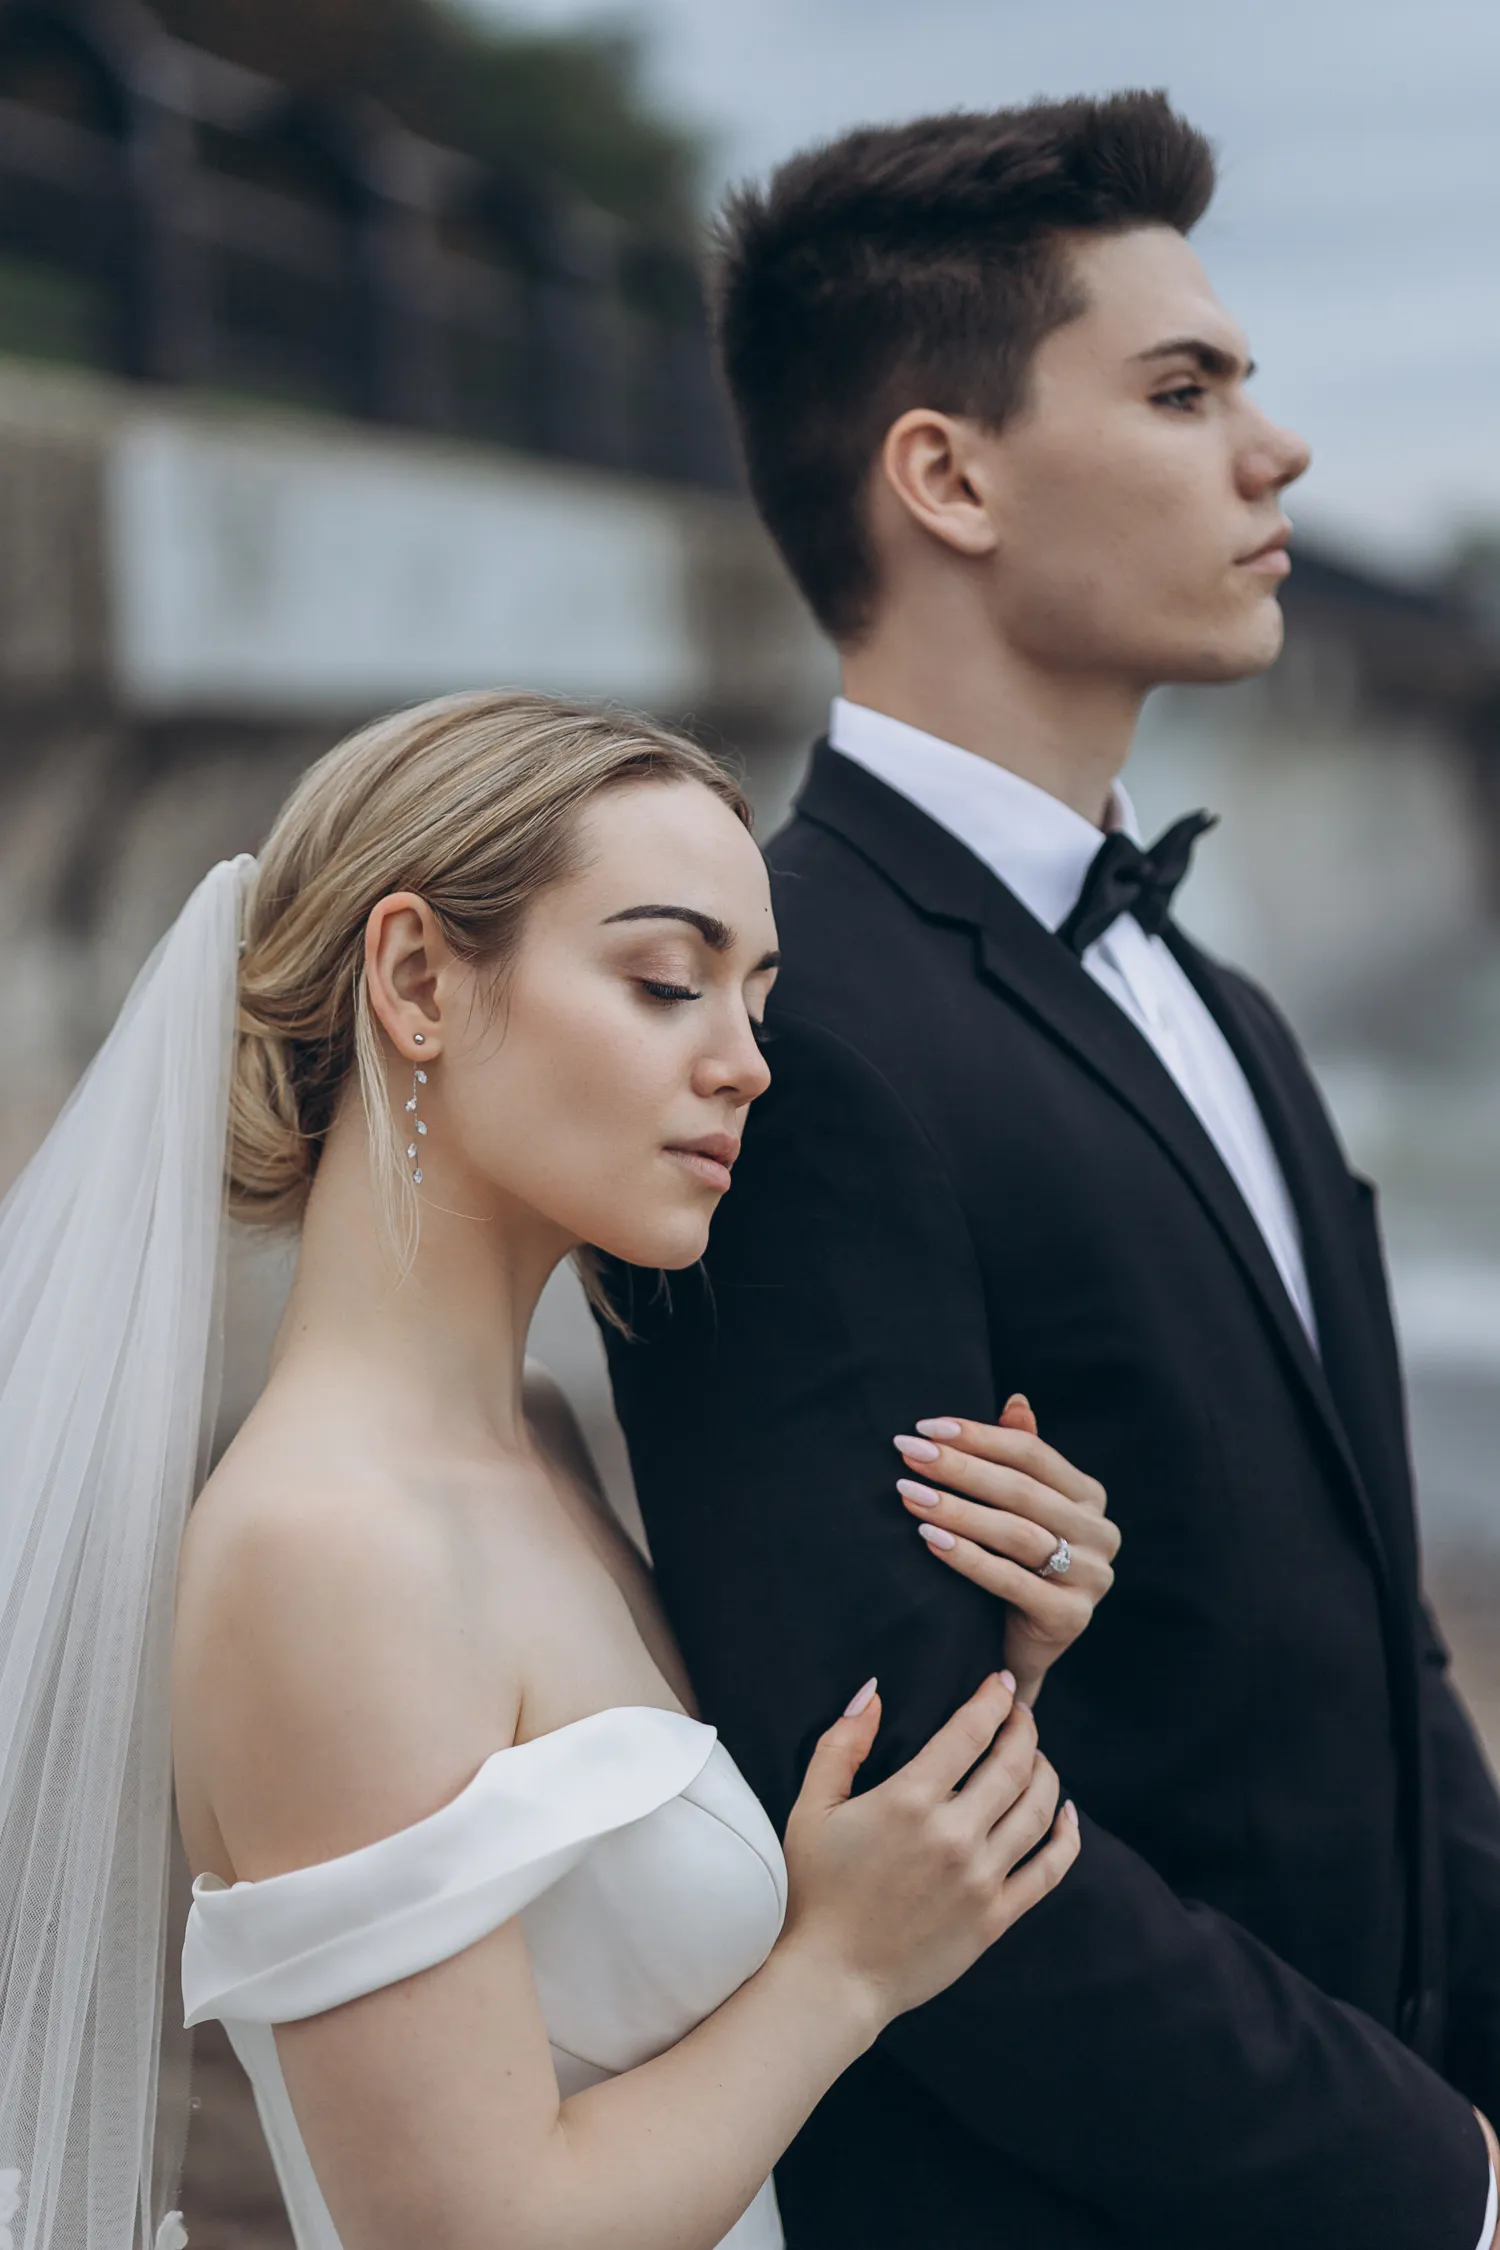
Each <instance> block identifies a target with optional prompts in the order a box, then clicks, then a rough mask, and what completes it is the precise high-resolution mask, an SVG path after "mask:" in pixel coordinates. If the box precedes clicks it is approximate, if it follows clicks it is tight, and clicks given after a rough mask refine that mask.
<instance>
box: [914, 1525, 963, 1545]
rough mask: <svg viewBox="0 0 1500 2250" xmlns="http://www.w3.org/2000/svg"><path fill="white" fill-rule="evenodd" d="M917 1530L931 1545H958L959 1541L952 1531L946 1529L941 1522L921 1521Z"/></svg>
mask: <svg viewBox="0 0 1500 2250" xmlns="http://www.w3.org/2000/svg"><path fill="white" fill-rule="evenodd" d="M917 1532H918V1534H919V1536H920V1537H921V1538H923V1539H925V1540H926V1542H927V1544H928V1546H929V1547H943V1548H948V1547H956V1546H957V1545H958V1541H957V1540H956V1539H955V1538H954V1536H953V1534H952V1532H951V1531H944V1529H943V1527H942V1525H941V1524H940V1523H919V1524H918V1525H917Z"/></svg>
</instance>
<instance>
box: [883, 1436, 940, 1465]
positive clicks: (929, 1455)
mask: <svg viewBox="0 0 1500 2250" xmlns="http://www.w3.org/2000/svg"><path fill="white" fill-rule="evenodd" d="M891 1443H892V1445H893V1446H894V1447H895V1448H896V1451H897V1452H898V1453H904V1454H905V1455H906V1457H907V1459H908V1461H935V1460H936V1459H937V1457H938V1449H937V1447H936V1446H935V1445H929V1444H928V1442H927V1440H926V1438H924V1437H898V1438H892V1439H891Z"/></svg>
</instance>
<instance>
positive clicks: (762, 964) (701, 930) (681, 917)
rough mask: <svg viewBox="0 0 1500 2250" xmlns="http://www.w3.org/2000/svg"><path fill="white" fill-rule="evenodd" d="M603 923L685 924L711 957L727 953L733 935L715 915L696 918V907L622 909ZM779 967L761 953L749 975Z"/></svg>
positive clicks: (772, 954)
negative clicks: (711, 952) (707, 949)
mask: <svg viewBox="0 0 1500 2250" xmlns="http://www.w3.org/2000/svg"><path fill="white" fill-rule="evenodd" d="M604 920H605V924H606V925H608V924H609V923H611V922H686V923H687V925H688V927H689V929H693V930H696V931H697V932H698V935H699V936H700V937H701V938H702V940H703V942H704V944H705V945H707V946H709V947H710V948H711V949H712V950H713V951H714V952H715V953H728V952H729V951H730V949H731V948H732V946H733V945H734V942H735V937H734V932H733V930H732V929H731V928H730V927H729V924H728V923H727V922H721V921H720V920H719V917H718V915H717V914H700V913H699V911H698V909H697V907H696V906H626V907H622V908H621V910H620V912H619V913H618V914H606V915H605V917H604ZM780 966H781V955H780V954H779V953H777V952H774V951H773V952H770V953H763V954H762V955H761V957H760V959H759V960H758V961H757V962H756V964H755V968H754V970H753V972H752V973H753V974H754V975H755V976H760V975H761V974H762V972H763V971H764V970H767V969H779V968H780Z"/></svg>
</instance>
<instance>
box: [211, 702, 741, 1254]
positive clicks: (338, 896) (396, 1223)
mask: <svg viewBox="0 0 1500 2250" xmlns="http://www.w3.org/2000/svg"><path fill="white" fill-rule="evenodd" d="M633 781H661V782H672V781H696V782H700V783H701V784H702V785H703V787H704V788H706V789H710V790H712V792H713V793H714V795H715V796H717V797H718V798H720V799H721V800H722V802H723V803H724V804H726V805H728V806H729V807H730V808H731V810H732V811H733V812H735V813H736V814H737V815H738V817H739V818H740V819H741V820H743V821H744V822H745V824H746V826H747V827H748V826H749V823H750V813H749V808H748V806H747V804H746V801H745V798H744V794H743V792H742V791H741V790H740V789H739V788H738V787H737V786H736V784H735V782H734V781H733V780H732V779H731V777H730V776H729V775H728V774H727V773H726V772H725V771H724V769H723V768H722V767H721V766H719V765H718V764H717V763H716V762H715V761H714V759H713V758H711V757H710V756H709V754H708V752H707V751H705V750H703V749H701V748H700V747H699V746H698V744H696V743H695V742H692V741H690V740H688V738H687V737H686V736H684V735H680V734H675V733H673V732H672V731H671V730H670V729H669V728H666V727H661V726H658V725H656V724H655V723H654V722H653V721H652V720H650V719H643V718H637V717H635V716H633V715H628V714H621V713H615V712H610V711H600V710H593V709H590V708H589V707H588V706H586V705H583V704H569V703H563V702H559V701H557V700H555V699H554V698H553V697H551V696H544V695H535V694H528V693H525V692H523V691H520V690H497V691H493V692H485V693H480V694H466V695H449V696H442V697H440V698H439V699H437V700H436V701H435V702H431V703H422V704H419V705H417V707H416V708H415V709H414V710H409V711H399V712H397V713H395V714H394V715H393V716H392V717H390V718H385V719H380V720H377V721H376V722H375V723H374V724H373V725H371V726H367V727H363V728H361V729H360V731H359V732H358V733H357V734H353V735H350V736H349V737H348V739H347V740H346V741H344V742H341V743H340V744H339V745H338V746H337V748H336V749H333V750H330V751H329V753H328V755H327V756H326V757H324V758H321V759H320V760H319V761H318V763H317V764H316V765H315V766H313V767H311V768H310V770H309V771H308V772H307V773H306V774H305V775H304V776H303V779H302V780H301V782H300V783H299V784H298V786H297V788H296V789H295V790H294V791H293V793H292V795H291V796H290V797H289V798H288V800H287V802H286V804H285V805H284V806H283V807H282V810H281V813H280V815H279V817H278V819H277V821H276V825H275V827H274V828H273V829H272V831H271V834H270V836H269V838H268V839H267V842H266V846H265V849H264V851H263V852H262V853H261V856H260V862H259V868H258V872H257V874H256V877H255V881H254V886H253V890H252V894H251V897H250V901H249V905H248V910H247V917H246V928H245V943H244V948H243V952H242V956H241V960H240V979H239V1036H238V1039H237V1042H236V1052H235V1066H234V1075H233V1080H232V1083H231V1088H230V1116H229V1155H228V1177H229V1199H230V1208H231V1210H232V1211H233V1212H234V1214H235V1216H236V1217H238V1218H240V1219H243V1220H248V1221H249V1222H251V1223H252V1224H255V1225H259V1226H268V1227H277V1226H295V1225H296V1224H297V1223H298V1221H299V1220H300V1219H301V1216H302V1213H303V1210H304V1208H305V1206H306V1203H307V1198H308V1194H309V1192H310V1190H311V1188H312V1183H313V1179H314V1177H315V1175H316V1173H317V1169H318V1160H319V1157H320V1156H321V1154H322V1150H323V1142H324V1138H325V1136H326V1134H327V1132H328V1128H329V1126H330V1125H331V1124H332V1122H333V1119H334V1115H335V1112H336V1110H337V1107H338V1104H339V1100H340V1097H341V1096H342V1094H343V1092H344V1090H345V1088H346V1086H347V1085H348V1084H349V1082H350V1079H351V1076H357V1079H358V1083H359V1088H360V1093H361V1097H362V1099H363V1103H364V1110H365V1117H366V1121H367V1124H368V1128H369V1143H370V1159H371V1165H372V1168H373V1172H374V1178H375V1183H376V1188H377V1193H378V1196H379V1200H380V1206H381V1209H382V1212H383V1213H384V1215H385V1217H386V1219H387V1222H388V1224H389V1226H390V1228H391V1232H392V1237H393V1240H394V1242H395V1243H396V1244H397V1245H398V1246H399V1247H401V1248H404V1249H405V1251H406V1252H407V1254H408V1256H409V1254H410V1252H411V1251H412V1250H414V1248H415V1244H416V1221H417V1201H416V1191H415V1189H414V1187H413V1186H412V1183H411V1180H410V1177H409V1175H408V1172H407V1168H406V1164H405V1162H404V1160H403V1155H402V1150H403V1145H404V1143H403V1137H402V1135H401V1133H400V1132H399V1131H398V1128H397V1122H396V1118H395V1116H394V1114H393V1111H392V1107H391V1102H390V1098H389V1092H388V1088H387V1082H386V1073H385V1065H384V1060H383V1054H382V1048H381V1043H380V1034H379V1031H378V1029H377V1027H376V1022H375V1017H374V1012H373V1010H372V1009H371V1006H370V1000H369V994H368V992H367V991H366V988H365V965H364V961H365V924H366V922H367V920H368V918H369V915H370V911H371V909H372V908H373V907H374V906H375V905H376V904H377V903H378V901H379V900H380V899H382V898H384V897H386V896H387V895H388V894H389V893H390V892H392V891H414V892H416V893H417V894H418V896H419V897H421V898H422V899H424V900H425V901H426V903H427V905H428V906H429V907H430V908H431V910H432V912H433V914H434V916H435V917H436V919H437V921H438V923H439V924H440V926H441V928H442V930H443V934H444V936H445V937H446V938H447V940H448V943H449V944H450V945H451V946H452V947H453V949H454V951H455V953H457V954H458V955H459V956H460V957H461V958H462V959H465V960H469V961H474V962H485V963H490V962H493V963H494V964H495V965H496V967H497V969H503V967H504V965H505V963H506V961H507V959H508V958H509V957H510V956H511V955H512V954H513V953H514V950H515V947H516V945H517V943H518V941H519V938H520V935H521V931H522V928H523V925H524V923H525V919H526V914H527V910H528V909H529V907H530V906H531V904H532V902H533V900H534V899H536V897H537V896H538V895H539V893H540V892H542V891H544V890H546V889H547V888H548V886H549V885H551V884H553V883H556V882H558V881H560V880H561V879H562V878H563V877H564V876H566V875H567V874H568V873H569V872H570V871H571V869H572V868H573V866H574V865H575V864H576V862H575V857H574V839H575V831H576V823H577V816H578V814H579V813H580V811H581V810H582V809H583V807H584V806H585V805H587V804H588V803H589V802H590V800H591V799H592V798H594V797H597V796H598V795H599V794H600V793H601V792H602V791H604V790H607V789H611V788H616V787H619V786H620V785H621V784H623V783H626V782H633Z"/></svg>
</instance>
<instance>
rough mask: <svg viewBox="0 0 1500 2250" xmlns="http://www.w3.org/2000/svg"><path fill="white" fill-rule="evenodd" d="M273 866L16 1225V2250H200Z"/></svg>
mask: <svg viewBox="0 0 1500 2250" xmlns="http://www.w3.org/2000/svg"><path fill="white" fill-rule="evenodd" d="M254 864H255V863H254V861H253V860H250V859H240V860H236V861H232V862H225V863H224V864H222V865H221V866H219V867H216V868H215V869H214V871H213V872H212V874H210V875H209V876H208V877H207V878H206V879H205V881H204V882H203V883H201V884H200V885H199V887H198V889H197V890H196V891H195V892H194V894H193V896H192V897H191V899H190V900H189V901H188V903H187V905H186V906H185V907H184V909H183V911H182V913H181V915H180V916H179V918H178V920H177V922H176V923H175V924H174V926H173V927H172V929H171V930H170V931H169V932H168V934H167V936H166V937H165V938H164V939H163V940H162V942H161V944H160V945H159V946H158V948H157V950H156V952H155V953H154V955H153V956H152V958H151V960H150V961H149V962H148V963H147V965H146V967H145V969H144V970H143V971H142V973H141V975H140V977H139V979H138V980H137V982H136V985H135V988H134V990H133V991H132V993H131V995H130V998H129V999H128V1001H127V1002H126V1004H125V1007H124V1009H123V1011H122V1012H121V1015H120V1018H119V1021H118V1022H117V1023H116V1025H115V1027H114V1029H113V1031H112V1032H111V1033H110V1035H109V1038H108V1039H107V1041H106V1042H105V1044H104V1046H103V1048H102V1049H101V1050H100V1053H99V1054H98V1056H97V1057H96V1059H95V1060H94V1062H93V1064H92V1065H91V1066H90V1068H89V1070H88V1072H87V1074H86V1076H85V1077H84V1079H83V1080H82V1082H81V1084H80V1085H79V1087H78V1088H77V1090H76V1092H75V1093H74V1095H73V1097H72V1099H71V1100H70V1102H69V1103H68V1106H67V1107H66V1109H65V1110H64V1111H63V1113H62V1116H61V1117H60V1118H59V1120H58V1122H57V1124H56V1125H55V1126H54V1128H53V1130H52V1132H51V1133H50V1134H49V1135H48V1138H47V1140H46V1141H45V1142H44V1143H43V1145H42V1147H41V1149H40V1150H39V1151H38V1153H37V1155H36V1156H35V1157H34V1158H33V1159H32V1162H31V1163H30V1165H29V1166H28V1167H27V1169H26V1171H25V1172H24V1173H23V1174H22V1175H21V1177H20V1179H19V1180H18V1181H17V1182H16V1184H15V1186H14V1187H13V1188H12V1189H11V1191H10V1193H9V1195H8V1196H7V1197H6V1199H5V1201H4V1203H3V1205H0V2240H3V2239H4V2236H5V2233H6V2227H5V2224H4V2222H5V2221H7V2220H8V2221H9V2226H10V2239H11V2240H12V2241H13V2243H14V2246H15V2250H134V2246H135V2245H137V2244H141V2245H149V2244H151V2243H153V2242H160V2243H161V2244H163V2245H165V2244H168V2243H171V2242H173V2241H178V2242H180V2241H182V2240H183V2239H184V2237H183V2236H182V2233H181V2229H180V2226H179V2225H177V2224H176V2223H175V2220H174V2219H172V2218H171V2217H168V2218H167V2219H165V2220H163V2215H162V2213H161V2211H160V2209H159V2207H158V2204H157V2200H156V2199H157V2196H158V2194H159V2193H161V2192H162V2191H161V2190H160V2189H159V2188H154V2187H153V2181H152V2171H153V2143H154V2138H155V2116H156V2106H157V2075H158V2051H159V2040H160V2029H161V2025H160V2015H161V1986H162V1976H163V1966H164V1963H163V1949H164V1929H165V1917H166V1897H167V1870H168V1844H169V1837H170V1833H171V1806H172V1774H171V1744H170V1720H169V1696H170V1658H171V1623H172V1602H173V1589H174V1580H175V1573H176V1563H177V1551H178V1544H179V1541H180V1539H181V1536H182V1529H183V1525H184V1522H185V1520H186V1517H187V1511H188V1508H189V1506H190V1504H191V1502H192V1499H193V1495H194V1492H195V1490H196V1487H197V1484H198V1482H199V1481H200V1480H201V1477H202V1474H203V1470H204V1467H205V1462H204V1458H203V1454H204V1448H205V1446H206V1442H207V1438H208V1434H209V1432H210V1431H211V1428H212V1413H211V1412H210V1411H209V1409H210V1406H211V1403H212V1402H211V1397H210V1394H211V1392H212V1391H213V1390H214V1388H215V1375H216V1368H215V1366H214V1362H215V1360H216V1356H217V1354H216V1350H215V1347H214V1342H213V1339H214V1337H215V1334H216V1329H217V1318H216V1307H217V1298H218V1291H219V1276H220V1273H221V1270H222V1257H221V1251H222V1244H223V1235H224V1227H223V1212H224V1163H225V1141H226V1134H227V1120H228V1100H229V1076H230V1068H231V1062H232V1057H233V1045H234V1030H235V1009H236V961H237V955H238V949H239V931H240V919H241V898H242V894H243V892H244V890H245V887H246V885H247V882H248V880H249V877H250V876H251V875H252V874H253V871H254ZM7 2202H8V2203H10V2204H11V2205H13V2209H12V2210H10V2211H6V2210H5V2209H4V2205H5V2204H6V2203H7ZM158 2225H160V2233H159V2234H158V2231H157V2229H158Z"/></svg>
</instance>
